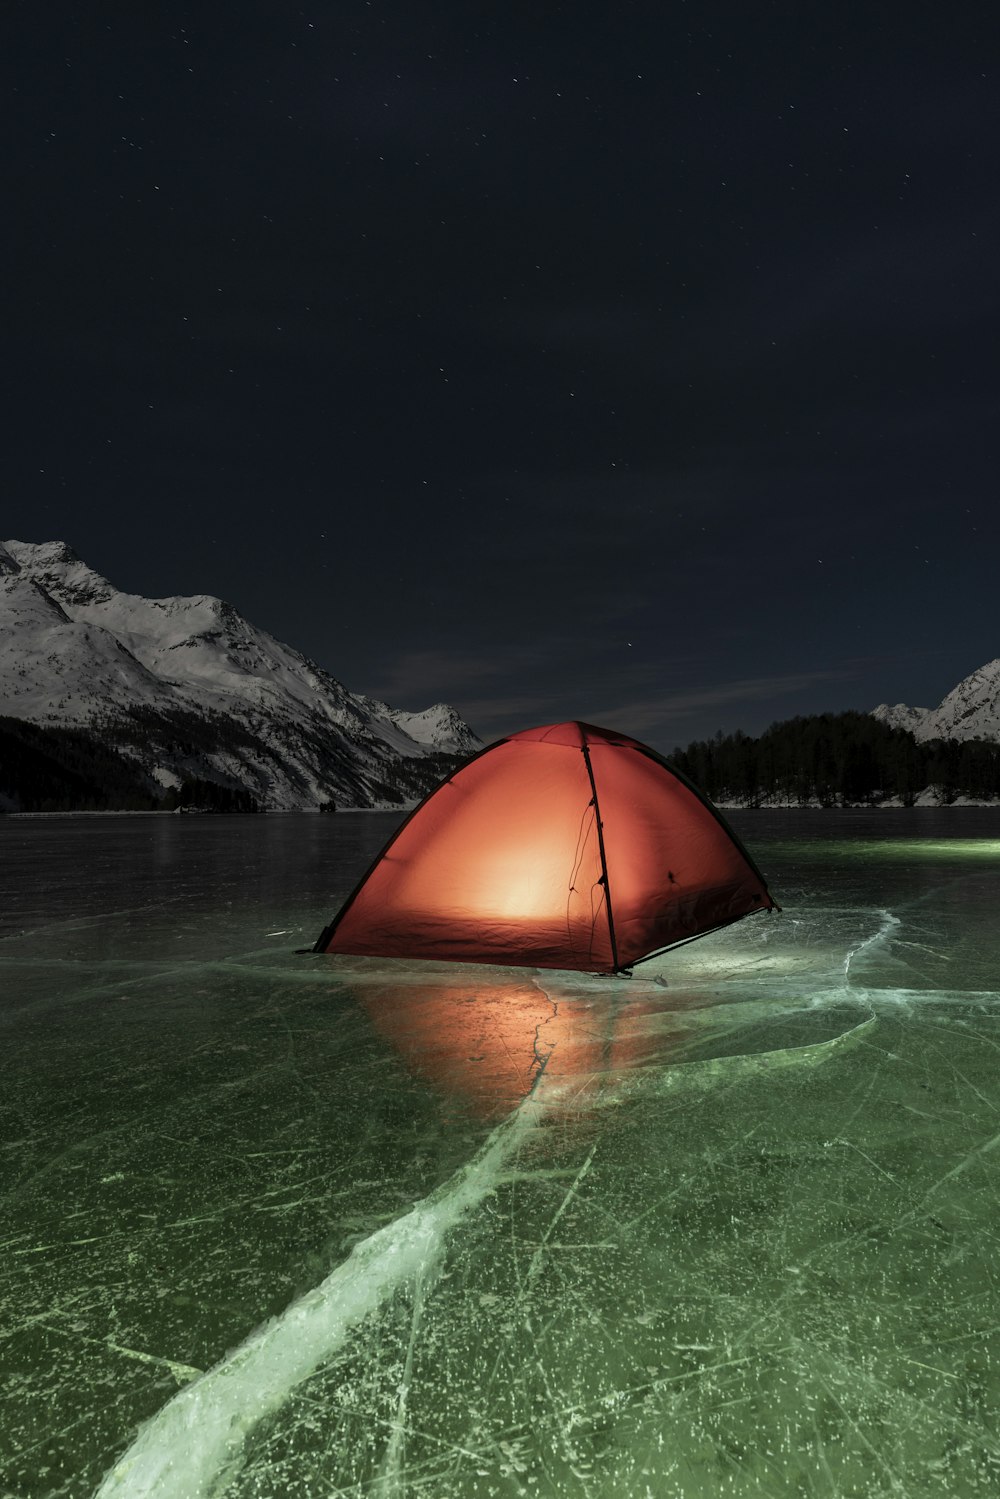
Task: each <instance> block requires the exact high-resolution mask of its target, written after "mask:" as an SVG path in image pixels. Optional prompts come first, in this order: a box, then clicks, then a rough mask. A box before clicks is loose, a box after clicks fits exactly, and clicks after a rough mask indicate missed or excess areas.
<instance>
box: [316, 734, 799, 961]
mask: <svg viewBox="0 0 1000 1499" xmlns="http://www.w3.org/2000/svg"><path fill="white" fill-rule="evenodd" d="M774 906H775V902H774V901H773V900H772V899H771V896H770V894H769V893H768V890H767V886H766V885H765V883H764V879H763V876H762V875H761V874H760V871H759V870H758V869H757V868H756V866H755V865H754V863H753V861H752V860H751V858H750V856H749V855H748V854H747V852H746V850H745V849H744V848H743V847H742V846H741V845H740V843H739V841H738V839H737V838H736V836H735V834H734V833H733V832H732V831H731V829H730V828H729V827H727V825H726V823H725V822H724V821H723V819H722V817H720V815H719V813H718V812H717V811H716V810H715V809H714V808H713V807H712V806H711V804H710V803H709V802H708V801H706V799H705V798H704V797H703V796H702V795H701V793H700V792H699V791H697V790H696V788H695V787H694V786H692V785H691V783H690V782H689V781H687V780H686V779H685V778H684V777H683V776H682V775H680V774H679V773H678V772H677V771H676V770H673V769H672V768H671V767H670V766H669V765H668V764H667V762H666V761H665V760H663V759H662V758H661V757H660V756H659V755H658V754H656V752H655V751H654V750H651V749H649V748H647V746H646V745H644V744H640V743H639V742H638V741H637V740H635V739H630V738H628V736H627V735H625V734H615V733H613V732H611V731H610V730H608V729H598V728H594V727H593V725H592V724H584V723H558V724H550V725H549V726H548V727H546V728H540V729H525V730H524V731H523V732H522V733H520V734H512V735H511V736H510V738H508V739H501V740H499V741H498V742H497V743H496V744H492V745H490V746H489V748H488V749H485V750H483V751H482V752H481V753H480V754H478V755H475V756H473V758H472V759H471V760H468V761H466V763H465V764H464V765H463V766H461V767H460V768H459V769H458V770H456V771H455V772H454V773H453V774H452V775H451V776H449V777H448V779H447V780H446V781H444V782H443V784H442V785H440V786H439V787H438V788H437V790H436V791H434V792H432V793H431V795H430V796H428V797H427V798H426V800H425V801H423V802H422V803H421V804H420V806H418V807H417V808H416V810H415V811H414V812H412V813H411V815H410V816H409V818H407V820H406V822H404V823H403V825H402V827H401V828H400V829H399V831H398V832H397V833H396V834H395V836H394V837H393V838H392V839H391V840H390V842H389V843H388V844H387V845H386V847H385V848H384V849H383V851H382V853H381V854H380V855H379V857H378V858H377V859H376V860H375V863H374V864H373V865H372V867H371V869H370V870H369V871H368V873H367V874H366V875H365V877H364V879H363V880H362V881H361V883H360V885H358V887H357V889H356V890H355V891H354V893H353V894H352V895H351V896H350V897H349V898H348V900H347V901H346V902H345V904H344V906H343V907H342V908H341V910H340V912H339V913H338V915H337V916H335V917H334V919H333V921H332V922H331V923H330V925H329V926H328V927H327V928H326V930H325V931H324V932H323V933H322V935H321V936H320V938H319V940H318V941H317V943H316V947H315V951H316V952H329V953H359V954H368V955H370V956H375V957H392V958H434V959H442V958H444V959H449V960H451V961H454V962H465V963H507V964H523V965H526V966H533V967H539V968H575V969H585V970H589V971H598V972H602V973H616V972H621V971H622V970H624V969H628V968H630V967H631V966H632V964H634V963H637V962H639V961H640V960H641V959H643V958H646V957H651V956H652V955H653V954H654V953H657V952H662V951H663V950H664V949H665V948H668V947H673V946H674V945H676V944H677V943H679V942H686V941H689V940H690V939H691V938H693V937H700V936H702V935H704V933H706V932H711V931H715V930H716V929H717V928H718V927H722V926H727V925H728V924H729V923H730V922H733V921H738V920H739V919H740V917H742V916H746V915H748V914H749V913H750V912H752V911H763V910H771V909H773V908H774Z"/></svg>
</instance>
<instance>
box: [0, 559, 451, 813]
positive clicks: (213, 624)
mask: <svg viewBox="0 0 1000 1499" xmlns="http://www.w3.org/2000/svg"><path fill="white" fill-rule="evenodd" d="M0 714H2V715H7V716H9V717H12V718H21V719H27V720H29V721H31V722H34V723H39V724H43V725H46V726H70V725H72V726H82V727H85V728H88V729H90V730H98V731H99V732H100V735H101V737H102V738H103V739H104V740H105V741H106V742H108V743H110V744H113V745H114V746H116V747H117V748H119V749H121V750H123V751H125V752H127V753H128V754H129V755H131V756H132V757H133V758H135V759H137V760H138V761H140V763H141V764H142V765H143V766H144V767H145V769H146V770H147V772H148V773H149V774H150V775H151V776H152V777H153V778H154V779H155V780H156V781H157V782H158V783H159V784H160V785H161V786H164V787H170V786H176V785H178V784H179V783H180V782H181V781H182V780H183V779H184V778H186V777H189V776H198V777H202V778H207V779H210V780H216V781H219V782H220V783H221V784H223V785H227V786H231V787H234V788H243V789H245V790H247V791H249V792H250V793H251V794H252V795H253V796H254V797H255V798H256V799H257V800H258V801H259V802H260V804H261V805H263V806H266V807H270V808H275V809H282V810H286V809H292V808H297V807H315V806H317V805H320V804H322V803H324V802H328V801H334V802H336V803H337V804H338V805H341V806H377V805H386V804H391V803H398V801H399V800H401V799H403V800H409V799H411V798H412V797H414V796H416V795H419V794H422V792H423V791H424V790H426V789H428V787H429V786H430V785H432V784H433V783H434V780H435V779H436V778H438V777H439V776H440V775H441V774H442V773H443V769H442V768H441V766H440V765H439V764H438V762H437V759H436V757H437V756H465V755H467V754H469V753H471V752H472V751H474V750H476V749H478V748H479V740H478V739H477V738H476V736H475V735H474V734H473V733H472V730H471V729H470V728H469V727H468V725H467V724H465V723H463V721H462V719H461V718H460V717H459V716H458V714H457V713H456V712H455V710H454V709H453V708H451V707H449V706H448V705H447V704H445V703H438V704H436V705H435V706H434V707H432V708H428V709H426V710H425V711H424V712H422V713H408V712H405V711H403V710H401V709H397V708H391V707H389V706H388V705H387V704H386V703H381V702H378V701H376V700H375V699H373V698H368V697H364V696H361V695H358V694H355V693H351V692H349V691H348V690H347V688H346V687H344V686H343V684H342V683H340V682H338V681H337V680H336V679H335V678H334V677H332V676H330V675H329V673H327V672H325V671H324V670H323V669H322V668H321V667H319V666H316V665H315V664H314V663H313V662H311V661H308V660H307V659H306V658H305V657H304V656H302V655H301V654H300V653H299V652H298V651H296V650H293V649H292V647H291V646H287V645H284V644H282V642H281V641H279V640H276V639H275V638H274V636H272V635H269V634H268V633H267V632H266V631H265V630H260V629H258V628H257V627H256V626H255V625H252V624H251V623H250V621H249V620H247V619H244V617H243V616H242V615H241V614H240V613H239V612H238V610H236V609H234V608H233V606H232V605H231V604H227V603H225V602H224V601H223V600H222V599H217V598H213V597H211V596H210V595H208V594H196V595H194V596H193V597H191V598H165V599H147V598H143V597H142V596H141V595H139V594H132V593H122V592H120V591H119V590H118V589H117V588H115V587H114V586H113V585H112V584H111V583H109V582H108V581H107V579H106V578H102V577H101V576H100V574H98V573H96V572H94V570H93V569H92V568H90V567H88V565H87V564H86V563H85V562H83V561H82V560H81V559H80V558H79V557H77V556H76V554H75V553H74V552H73V551H71V550H70V548H69V547H68V546H66V545H65V544H64V543H62V542H57V541H54V542H42V543H30V542H22V541H8V542H6V543H5V544H4V545H3V546H0Z"/></svg>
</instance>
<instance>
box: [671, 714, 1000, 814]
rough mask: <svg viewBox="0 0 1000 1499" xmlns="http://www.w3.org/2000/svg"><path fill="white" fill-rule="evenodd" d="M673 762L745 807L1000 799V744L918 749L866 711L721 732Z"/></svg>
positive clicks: (943, 742)
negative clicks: (931, 793) (929, 794)
mask: <svg viewBox="0 0 1000 1499" xmlns="http://www.w3.org/2000/svg"><path fill="white" fill-rule="evenodd" d="M670 760H671V763H672V764H674V765H676V766H677V768H678V770H680V771H682V772H683V773H684V775H686V776H687V777H688V778H689V780H692V781H693V782H694V783H695V785H696V786H699V787H700V788H701V790H702V791H704V792H705V793H706V795H707V796H709V797H711V798H712V800H713V801H718V802H727V803H738V804H740V805H742V806H747V807H755V806H761V805H763V804H766V803H768V802H772V801H777V802H786V801H787V802H792V803H798V804H800V805H802V806H809V805H812V804H815V803H817V802H818V803H819V805H820V806H823V807H837V806H845V805H847V806H857V805H861V806H876V805H878V804H879V803H880V802H883V801H888V800H890V799H895V798H898V799H899V801H900V802H901V803H902V805H903V806H904V807H912V806H913V803H914V800H915V798H916V797H917V796H919V794H920V792H921V791H923V790H924V789H925V788H926V787H928V786H933V787H935V788H937V791H938V794H939V796H940V799H941V800H942V801H943V802H945V803H947V802H952V801H954V800H955V799H956V798H957V797H959V796H968V797H973V798H975V799H976V800H982V799H984V798H987V797H994V796H1000V744H995V743H991V742H989V741H987V740H979V739H973V740H967V741H964V742H961V743H960V742H958V741H957V740H954V739H932V740H929V741H927V742H926V743H922V744H919V743H918V742H917V741H916V740H915V739H914V737H913V735H912V734H911V733H909V732H908V731H907V730H906V729H891V728H889V727H888V725H887V724H884V723H881V722H880V721H879V720H878V719H877V718H872V716H871V715H870V714H868V713H857V712H854V713H819V714H814V715H812V716H811V717H808V718H790V719H787V720H785V721H784V722H782V723H775V724H772V725H771V727H770V728H769V729H767V730H766V731H765V733H763V734H761V735H760V736H759V738H753V737H752V736H751V735H749V734H743V733H735V734H722V733H719V734H716V736H715V738H714V739H703V740H697V741H695V742H694V743H693V744H689V745H688V746H687V748H686V749H681V748H678V749H675V750H674V752H673V754H672V755H671V756H670Z"/></svg>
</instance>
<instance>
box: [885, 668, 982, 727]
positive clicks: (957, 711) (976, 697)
mask: <svg viewBox="0 0 1000 1499" xmlns="http://www.w3.org/2000/svg"><path fill="white" fill-rule="evenodd" d="M872 717H873V718H878V719H881V721H882V722H883V723H885V724H888V725H889V726H890V728H894V729H909V731H910V733H911V734H912V735H913V737H914V738H915V739H919V740H926V739H995V740H998V741H1000V660H997V661H987V663H986V665H985V666H981V667H980V668H979V670H978V671H974V672H973V673H972V675H971V676H968V677H966V678H965V680H964V681H962V682H959V684H958V686H957V687H953V688H952V690H951V692H949V693H948V696H947V697H946V698H945V700H944V702H943V703H942V704H941V705H940V707H938V708H908V707H907V706H906V704H905V703H895V704H893V705H890V704H889V703H880V704H879V706H878V707H877V708H874V709H873V710H872Z"/></svg>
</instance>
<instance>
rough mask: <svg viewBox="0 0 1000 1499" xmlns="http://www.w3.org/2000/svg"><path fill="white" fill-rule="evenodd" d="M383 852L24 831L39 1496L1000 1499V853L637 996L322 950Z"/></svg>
mask: <svg viewBox="0 0 1000 1499" xmlns="http://www.w3.org/2000/svg"><path fill="white" fill-rule="evenodd" d="M386 831H387V826H386V823H385V821H384V820H383V819H381V818H378V817H367V818H365V817H360V816H359V817H357V818H348V817H344V818H341V817H338V818H330V819H326V818H311V819H310V818H267V819H253V818H246V819H209V818H200V819H196V818H191V819H169V818H160V819H156V818H129V819H87V820H85V821H83V820H80V821H70V820H63V819H46V820H39V821H31V822H28V821H26V820H21V819H5V820H0V843H2V848H0V858H2V867H3V869H4V871H5V876H7V877H9V878H10V881H11V886H10V893H9V897H8V898H7V899H6V900H5V902H4V909H3V912H2V918H0V919H2V922H3V927H2V932H3V940H2V941H0V1022H2V1024H3V1027H4V1043H5V1044H4V1046H3V1048H2V1049H0V1068H2V1083H3V1087H2V1092H0V1108H2V1111H3V1128H2V1133H0V1143H2V1146H3V1160H4V1187H3V1197H2V1207H3V1215H4V1220H3V1224H2V1225H0V1242H3V1244H4V1249H5V1254H4V1258H3V1260H2V1262H0V1297H2V1306H3V1320H2V1326H0V1369H2V1371H3V1381H2V1385H3V1389H4V1394H3V1397H2V1398H3V1402H4V1412H3V1418H2V1420H0V1475H2V1478H0V1494H4V1495H7V1494H11V1495H16V1496H17V1499H22V1496H24V1499H28V1496H31V1499H34V1496H42V1495H67V1496H69V1495H72V1496H74V1499H75V1496H78V1495H85V1494H93V1493H95V1492H100V1493H103V1494H106V1495H111V1494H114V1495H140V1494H146V1495H154V1494H155V1495H161V1496H163V1499H169V1496H171V1495H175V1494H176V1495H180V1494H183V1495H185V1496H186V1499H195V1496H197V1495H206V1496H208V1495H220V1494H223V1493H224V1494H226V1495H227V1496H228V1499H244V1496H251V1495H254V1496H261V1499H262V1496H269V1499H273V1496H277V1495H282V1496H286V1495H287V1496H290V1499H293V1496H303V1499H305V1496H309V1499H312V1496H315V1495H323V1496H328V1495H340V1494H347V1495H352V1496H353V1495H357V1496H361V1495H365V1496H368V1495H381V1496H389V1495H400V1496H403V1495H406V1496H409V1495H415V1496H419V1495H428V1496H433V1499H450V1496H462V1499H464V1496H466V1495H469V1496H472V1495H481V1496H508V1495H510V1496H521V1495H539V1494H542V1495H562V1496H568V1499H569V1496H574V1499H575V1496H577V1495H580V1496H584V1499H611V1496H615V1499H617V1496H629V1499H632V1496H640V1499H641V1496H646V1495H650V1496H655V1499H661V1496H678V1499H681V1496H683V1499H703V1496H715V1495H727V1494H732V1495H738V1496H743V1495H753V1496H757V1495H760V1496H765V1495H766V1496H768V1499H776V1496H777V1499H784V1496H786V1495H787V1496H800V1495H802V1496H812V1495H830V1496H833V1495H843V1496H858V1499H860V1496H864V1499H869V1496H880V1495H897V1496H898V1495H901V1496H905V1499H922V1496H925V1495H926V1496H928V1499H930V1496H931V1495H934V1496H940V1495H946V1496H964V1495H989V1494H993V1493H995V1492H997V1490H998V1487H1000V1435H998V1430H997V1411H998V1410H1000V1375H998V1366H997V1355H998V1353H1000V1346H998V1345H1000V1304H998V1302H1000V1298H998V1291H997V1286H996V1272H995V1268H994V1264H995V1247H996V1218H997V1197H998V1190H1000V1084H998V1082H997V1077H998V1067H997V1061H998V1057H997V1053H998V1050H1000V1027H998V1016H1000V994H998V990H1000V984H998V980H997V973H998V959H1000V934H998V931H997V924H996V921H995V911H996V906H997V897H998V894H1000V819H997V818H996V817H993V816H992V815H991V814H984V813H982V812H978V811H977V812H973V811H969V810H963V811H960V812H953V813H950V814H948V813H945V812H941V813H937V812H933V813H928V812H921V813H915V814H907V813H900V814H898V816H897V815H896V814H891V813H880V814H878V816H877V817H876V818H874V819H866V818H865V817H864V816H863V815H858V816H854V817H843V818H841V817H838V816H837V815H836V814H824V813H812V814H803V815H796V814H762V815H757V816H747V817H746V818H745V819H743V820H742V821H741V823H740V832H741V834H742V835H743V836H744V838H745V839H746V840H747V841H748V843H749V845H750V847H751V848H752V850H753V852H754V854H755V856H756V857H757V859H758V861H759V862H760V863H761V864H762V866H763V868H764V869H765V871H766V873H767V874H768V876H769V879H770V881H771V883H772V886H773V888H774V889H775V892H776V894H778V896H779V898H780V899H781V900H782V903H783V905H784V907H785V914H784V915H783V916H781V917H780V918H779V917H772V918H764V917H761V918H755V919H754V920H752V921H747V922H745V923H742V924H740V925H738V926H736V927H734V928H731V929H729V930H727V931H726V932H723V933H720V934H719V935H718V936H716V937H714V938H710V939H705V940H704V941H702V942H699V943H695V944H693V945H692V946H690V947H687V948H684V949H683V950H681V951H679V952H677V953H675V954H673V955H672V956H671V955H667V956H666V957H664V958H661V959H657V960H656V961H655V962H654V963H652V964H649V965H646V966H645V967H643V968H638V969H637V970H636V975H635V977H634V978H633V979H632V980H630V981H628V980H607V979H597V978H590V977H588V976H585V975H584V976H581V975H569V974H556V973H544V974H542V973H531V972H528V971H524V972H520V971H516V970H507V969H474V968H459V967H449V966H447V965H441V966H439V967H437V966H433V965H426V964H422V965H417V964H402V963H395V964H393V963H378V962H376V961H374V960H362V959H354V960H350V959H340V960H336V959H316V958H312V957H302V956H296V955H295V954H294V953H293V952H292V950H291V949H292V948H294V947H296V946H302V945H303V943H304V941H305V940H308V939H311V938H312V937H313V936H314V935H315V933H316V932H317V931H318V930H319V929H320V927H321V926H322V925H323V924H324V923H325V921H326V920H327V919H328V917H329V912H330V909H332V906H333V904H334V903H335V901H336V898H337V894H338V892H342V891H344V890H346V889H347V888H349V886H350V885H351V883H352V882H353V879H354V877H355V875H356V873H357V871H358V869H359V868H360V867H363V865H364V863H365V861H366V860H367V858H368V857H369V856H370V853H371V852H372V851H373V850H374V848H376V847H377V846H379V845H380V843H381V842H382V841H383V839H384V836H385V834H386Z"/></svg>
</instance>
